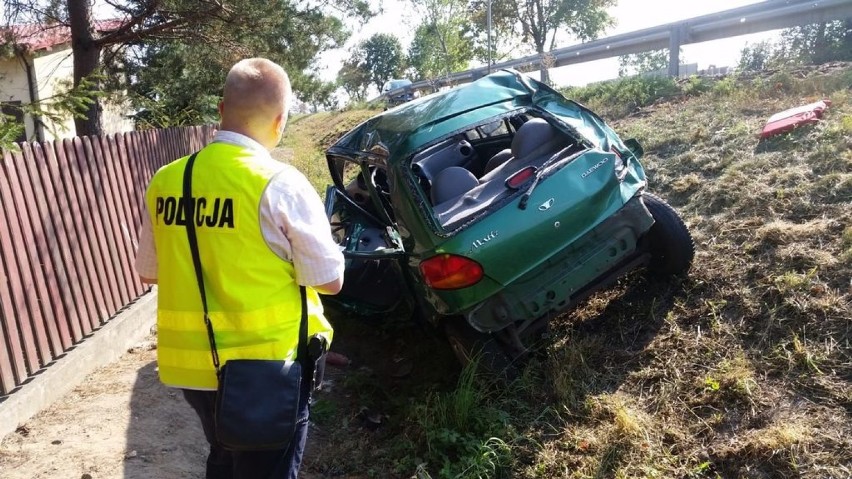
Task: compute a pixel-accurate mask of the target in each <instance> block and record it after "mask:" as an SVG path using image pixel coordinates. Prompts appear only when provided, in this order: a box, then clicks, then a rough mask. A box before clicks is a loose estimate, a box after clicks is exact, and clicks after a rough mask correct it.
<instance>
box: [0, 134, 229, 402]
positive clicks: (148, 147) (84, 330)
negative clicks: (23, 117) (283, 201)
mask: <svg viewBox="0 0 852 479" xmlns="http://www.w3.org/2000/svg"><path fill="white" fill-rule="evenodd" d="M212 134H213V128H212V127H210V126H203V127H188V128H170V129H165V130H148V131H139V132H130V133H123V134H116V135H110V136H105V137H82V138H74V139H67V140H62V141H56V142H45V143H30V144H22V145H21V151H19V152H14V153H10V152H3V158H2V165H0V167H2V169H0V339H2V341H3V343H2V344H0V397H2V395H6V394H8V393H10V392H11V391H12V390H14V389H15V388H17V387H19V386H20V385H21V384H22V383H23V382H24V381H26V380H27V378H29V377H31V376H32V375H33V374H36V373H37V372H38V371H40V370H41V369H42V368H44V367H46V366H48V365H49V364H50V363H51V362H52V361H54V360H56V359H57V358H58V357H59V356H61V355H62V354H64V353H65V352H66V351H68V350H69V349H70V348H71V347H73V346H74V345H76V344H78V343H79V342H80V341H82V340H83V339H85V338H86V337H87V336H89V335H91V334H93V333H94V332H95V331H96V330H97V329H98V328H99V327H101V326H102V325H103V324H105V323H106V322H107V321H109V319H110V318H111V317H113V316H114V315H115V314H116V313H118V312H119V311H120V310H122V309H123V308H125V307H126V306H128V305H129V304H130V303H132V302H133V301H134V300H136V299H137V298H138V297H139V296H141V295H142V294H144V293H145V292H146V291H147V287H146V286H144V285H143V284H142V283H141V282H140V281H139V280H138V278H137V276H136V273H135V271H134V267H133V260H134V258H135V253H136V247H137V244H138V243H137V241H138V237H139V226H140V224H141V218H142V215H143V214H144V213H145V207H144V194H145V188H146V187H147V184H148V181H149V180H150V178H151V176H152V175H153V174H154V172H155V171H156V170H157V169H158V168H159V167H160V166H162V165H164V164H166V163H168V162H169V161H171V160H174V159H175V158H179V157H181V156H184V155H187V154H189V153H190V152H192V151H195V150H197V149H200V148H201V147H202V146H203V145H204V144H206V143H207V142H208V141H209V140H210V139H211V137H212Z"/></svg>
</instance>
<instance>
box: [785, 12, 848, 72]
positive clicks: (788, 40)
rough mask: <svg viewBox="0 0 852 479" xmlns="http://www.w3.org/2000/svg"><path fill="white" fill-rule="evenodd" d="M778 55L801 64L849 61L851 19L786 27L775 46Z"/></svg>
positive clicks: (786, 60) (787, 60)
mask: <svg viewBox="0 0 852 479" xmlns="http://www.w3.org/2000/svg"><path fill="white" fill-rule="evenodd" d="M775 57H776V60H780V61H784V62H791V63H798V64H820V63H825V62H829V61H850V60H852V19H846V20H845V21H834V22H829V23H814V24H811V25H802V26H798V27H793V28H788V29H785V30H783V31H782V32H781V39H780V40H779V41H778V43H777V45H776V48H775Z"/></svg>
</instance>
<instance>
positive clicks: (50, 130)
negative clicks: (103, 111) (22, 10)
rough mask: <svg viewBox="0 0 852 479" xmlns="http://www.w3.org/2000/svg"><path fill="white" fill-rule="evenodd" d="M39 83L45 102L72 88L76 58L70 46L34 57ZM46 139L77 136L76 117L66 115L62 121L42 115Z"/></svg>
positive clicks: (41, 99)
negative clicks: (52, 119)
mask: <svg viewBox="0 0 852 479" xmlns="http://www.w3.org/2000/svg"><path fill="white" fill-rule="evenodd" d="M33 66H34V67H35V72H36V79H37V80H36V82H37V85H38V98H39V100H40V101H43V102H47V103H49V102H50V99H51V98H53V97H55V96H56V95H57V94H62V93H65V92H67V91H68V89H69V88H71V85H72V83H73V81H74V58H73V56H72V54H71V49H70V48H65V49H63V50H60V51H56V52H49V53H45V54H41V55H39V56H37V57H36V58H34V59H33ZM42 122H43V123H44V140H45V141H50V140H55V139H60V138H71V137H74V136H75V131H74V118H72V117H71V116H70V115H66V116H65V118H64V119H63V120H62V121H57V122H53V121H50V120H49V119H48V118H47V117H42Z"/></svg>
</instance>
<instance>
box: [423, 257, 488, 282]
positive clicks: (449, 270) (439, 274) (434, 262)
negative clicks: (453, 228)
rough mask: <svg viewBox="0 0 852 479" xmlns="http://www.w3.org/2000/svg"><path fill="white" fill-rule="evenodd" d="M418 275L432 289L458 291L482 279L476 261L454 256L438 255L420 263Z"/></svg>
mask: <svg viewBox="0 0 852 479" xmlns="http://www.w3.org/2000/svg"><path fill="white" fill-rule="evenodd" d="M420 273H421V274H422V275H423V279H424V280H425V281H426V284H427V285H429V287H430V288H433V289H459V288H465V287H467V286H471V285H474V284H476V283H477V282H479V280H480V279H482V266H480V264H479V263H477V262H476V261H474V260H472V259H469V258H465V257H464V256H457V255H454V254H447V253H445V254H439V255H438V256H433V257H431V258H429V259H427V260H424V261H422V262H421V263H420Z"/></svg>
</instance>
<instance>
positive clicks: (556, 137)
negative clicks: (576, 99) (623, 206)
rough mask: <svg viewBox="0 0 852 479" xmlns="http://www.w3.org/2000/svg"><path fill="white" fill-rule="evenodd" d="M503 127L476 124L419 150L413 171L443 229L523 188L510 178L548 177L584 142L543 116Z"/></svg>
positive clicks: (505, 121)
mask: <svg viewBox="0 0 852 479" xmlns="http://www.w3.org/2000/svg"><path fill="white" fill-rule="evenodd" d="M500 121H501V123H502V125H499V126H496V127H495V125H493V124H491V125H488V128H482V127H477V128H474V129H472V130H469V131H467V132H464V133H462V134H458V135H454V136H453V137H450V138H447V139H446V140H444V141H442V142H440V143H438V144H436V145H433V146H431V147H430V148H427V149H426V150H424V151H422V152H420V153H418V154H417V155H415V157H414V158H413V159H412V162H411V169H412V171H413V173H414V175H415V177H416V178H417V180H418V183H419V185H420V187H421V189H422V190H423V191H424V194H425V195H426V196H427V197H428V198H429V200H430V203H431V205H432V209H433V212H434V214H435V216H436V218H437V219H438V220H439V222H440V224H441V226H442V227H443V228H444V229H445V230H452V229H454V228H456V227H458V226H460V225H462V224H464V223H465V222H466V221H468V220H470V219H471V218H472V217H474V216H476V215H477V214H478V213H481V212H484V211H486V210H487V209H488V207H489V206H491V205H495V204H501V203H502V200H505V199H507V198H509V197H511V196H513V194H512V193H514V192H515V191H518V190H519V189H523V185H524V184H526V183H522V184H517V185H516V184H514V183H512V182H511V181H510V179H511V178H513V175H516V174H518V173H519V172H521V171H522V170H526V171H527V172H528V173H532V174H530V175H527V176H525V178H526V177H528V178H529V181H530V182H531V181H532V180H533V178H535V177H538V178H539V179H541V177H543V176H546V175H547V173H548V171H550V170H551V168H552V167H554V166H556V165H558V164H562V163H563V162H564V161H565V160H570V159H572V158H574V157H576V156H577V155H578V154H579V153H580V152H582V151H584V150H585V149H586V146H585V143H584V142H582V141H580V140H578V139H577V138H575V137H574V136H573V135H571V134H569V133H568V132H566V131H563V130H561V129H557V128H556V127H554V126H553V125H551V124H550V123H548V122H547V120H545V119H544V118H537V117H532V116H528V115H519V116H515V117H511V118H506V119H503V120H500Z"/></svg>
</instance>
